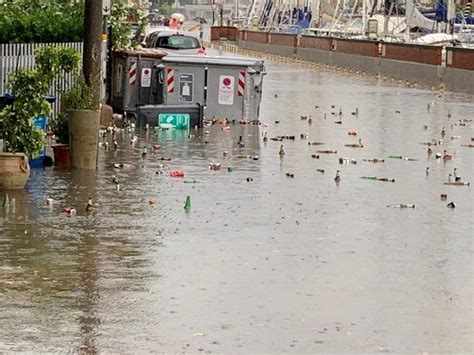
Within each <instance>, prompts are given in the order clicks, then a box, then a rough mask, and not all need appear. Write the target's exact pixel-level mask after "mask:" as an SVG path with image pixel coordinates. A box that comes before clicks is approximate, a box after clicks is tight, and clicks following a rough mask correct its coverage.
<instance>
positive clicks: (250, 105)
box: [162, 55, 265, 120]
mask: <svg viewBox="0 0 474 355" xmlns="http://www.w3.org/2000/svg"><path fill="white" fill-rule="evenodd" d="M162 60H163V65H164V67H165V80H164V88H163V103H164V104H166V105H173V104H183V103H188V104H193V103H198V104H201V105H203V106H204V115H205V117H207V118H212V117H227V118H229V119H242V118H243V119H247V120H255V119H258V115H259V109H260V102H261V98H262V83H263V76H264V74H265V66H264V61H263V60H257V59H248V58H234V57H216V56H214V57H213V56H176V55H175V56H167V57H165V58H163V59H162Z"/></svg>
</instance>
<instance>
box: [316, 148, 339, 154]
mask: <svg viewBox="0 0 474 355" xmlns="http://www.w3.org/2000/svg"><path fill="white" fill-rule="evenodd" d="M316 153H321V154H337V150H330V149H326V150H317V151H316Z"/></svg>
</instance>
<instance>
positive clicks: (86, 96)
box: [62, 76, 94, 110]
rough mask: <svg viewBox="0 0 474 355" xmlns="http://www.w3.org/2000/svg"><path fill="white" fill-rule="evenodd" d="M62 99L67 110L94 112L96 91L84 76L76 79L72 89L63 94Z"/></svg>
mask: <svg viewBox="0 0 474 355" xmlns="http://www.w3.org/2000/svg"><path fill="white" fill-rule="evenodd" d="M62 99H63V103H64V106H65V108H66V110H92V109H93V108H94V91H93V90H92V87H90V86H89V85H87V83H86V81H85V80H84V77H82V76H80V77H78V78H77V79H76V82H75V83H74V86H73V87H72V89H70V90H68V91H66V92H64V93H63V94H62Z"/></svg>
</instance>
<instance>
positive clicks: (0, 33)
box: [0, 0, 84, 43]
mask: <svg viewBox="0 0 474 355" xmlns="http://www.w3.org/2000/svg"><path fill="white" fill-rule="evenodd" d="M83 19H84V4H83V1H82V0H80V1H67V0H54V1H46V0H45V1H41V0H4V1H3V2H0V43H33V42H37V43H52V42H80V41H82V29H83Z"/></svg>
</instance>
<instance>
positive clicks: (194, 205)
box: [0, 61, 474, 354]
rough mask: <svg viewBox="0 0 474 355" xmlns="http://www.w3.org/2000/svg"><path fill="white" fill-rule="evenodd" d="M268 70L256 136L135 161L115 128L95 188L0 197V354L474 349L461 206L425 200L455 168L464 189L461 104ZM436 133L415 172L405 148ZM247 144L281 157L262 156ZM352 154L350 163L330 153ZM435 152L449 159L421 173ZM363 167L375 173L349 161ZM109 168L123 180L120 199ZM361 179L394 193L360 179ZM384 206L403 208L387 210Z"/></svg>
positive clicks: (217, 139) (464, 114)
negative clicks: (187, 205) (10, 201)
mask: <svg viewBox="0 0 474 355" xmlns="http://www.w3.org/2000/svg"><path fill="white" fill-rule="evenodd" d="M266 69H267V72H268V75H267V76H266V77H265V79H264V89H263V90H264V98H263V102H262V106H261V112H260V118H261V121H262V122H263V123H265V124H264V125H261V126H257V125H239V124H238V123H237V124H235V125H231V129H230V130H229V131H226V130H222V125H219V124H215V125H213V126H211V127H208V128H205V129H204V130H192V131H191V134H192V136H191V137H190V138H188V135H187V134H188V133H187V132H183V131H159V132H157V133H156V134H155V132H154V131H150V132H145V131H144V130H140V131H138V130H137V132H136V133H134V134H138V136H139V139H138V142H137V143H136V144H134V145H131V144H130V143H129V142H130V138H131V135H130V134H128V133H127V132H126V131H121V132H119V134H118V138H117V141H118V142H119V144H120V147H119V149H118V150H117V151H114V149H113V148H111V149H109V150H108V151H106V150H104V149H102V150H101V151H100V154H99V155H100V157H99V168H98V171H97V172H94V173H88V172H80V171H68V170H66V171H64V170H57V169H53V168H46V169H45V170H42V169H39V170H34V171H33V172H32V177H31V179H30V181H29V183H28V186H27V188H26V189H25V190H20V191H15V192H9V195H10V198H15V199H16V207H15V209H14V210H13V209H12V208H10V209H8V210H5V209H3V208H0V304H1V305H2V310H1V312H0V351H2V352H5V351H11V350H15V351H48V352H66V351H71V352H77V351H85V352H107V353H111V352H112V353H117V352H123V353H137V352H158V353H159V352H172V353H180V352H189V353H199V352H205V353H211V352H212V353H257V352H259V353H263V352H265V353H272V354H273V353H318V352H345V353H356V352H359V353H381V352H384V353H386V352H388V353H422V352H429V353H433V352H436V353H446V352H449V353H472V352H473V350H474V349H473V342H472V339H473V338H474V331H473V318H472V315H473V298H472V296H473V291H474V287H473V281H472V275H473V271H474V270H473V263H472V260H473V243H472V241H473V190H472V185H471V186H447V185H443V183H444V182H447V181H448V175H449V174H453V170H454V168H457V172H456V174H458V175H459V176H461V177H462V181H469V182H470V183H471V184H472V183H474V170H473V163H474V159H473V157H474V149H473V148H469V147H466V146H463V145H468V144H472V143H474V142H471V136H473V133H472V132H473V123H472V122H471V121H467V122H466V121H464V122H460V120H473V119H474V98H473V97H471V96H463V95H457V94H452V93H440V92H431V91H425V90H417V89H410V88H407V87H404V86H398V85H397V84H396V83H393V84H392V83H390V84H387V85H386V84H384V83H383V82H381V81H379V80H377V79H375V78H363V77H359V76H351V75H348V74H347V75H346V74H342V73H334V72H329V71H325V70H316V69H311V68H305V67H301V66H298V65H295V64H282V63H276V62H268V61H267V64H266ZM428 104H429V105H430V109H429V112H428ZM331 106H333V107H331ZM356 109H357V111H358V114H355V112H356ZM339 110H341V111H342V116H339ZM332 113H334V114H332ZM352 113H354V114H352ZM302 115H303V116H309V115H310V116H311V119H312V124H311V125H310V124H309V123H308V119H301V118H300V116H302ZM448 116H450V117H448ZM339 120H340V121H342V122H341V124H335V123H334V122H335V121H339ZM275 121H279V123H275ZM267 124H268V126H267ZM424 126H427V127H424ZM443 127H445V131H446V135H445V137H444V139H443V140H444V144H443V145H437V146H432V147H431V148H432V149H433V153H432V154H431V156H428V154H427V149H428V146H427V145H423V144H421V143H423V142H429V141H431V139H432V138H436V139H441V132H442V129H443ZM350 130H356V131H357V133H358V135H357V136H350V135H348V131H350ZM206 131H208V133H207V132H206ZM263 131H267V132H268V133H267V135H268V138H274V137H277V136H282V135H294V136H295V140H287V139H286V140H283V141H282V142H279V141H273V140H271V139H269V140H268V142H266V143H264V142H263V140H262V133H263ZM305 133H307V134H309V136H308V137H307V139H301V138H300V135H301V134H305ZM239 136H242V141H243V144H244V145H245V146H244V147H242V148H239V145H238V141H239ZM457 136H460V138H459V137H457ZM359 138H360V139H362V144H363V147H360V148H353V147H346V146H345V145H346V144H357V143H358V140H359ZM451 138H453V139H451ZM315 141H317V142H322V143H324V144H323V145H308V142H315ZM109 142H110V143H111V142H112V140H111V138H109ZM156 144H160V145H161V148H160V149H159V150H156V149H153V145H156ZM110 145H111V146H112V144H110ZM281 145H283V149H284V152H285V154H284V156H281V155H279V151H280V146H281ZM143 147H147V148H148V155H147V156H146V158H144V159H143V158H142V150H143ZM318 150H335V151H337V154H326V153H318V152H317V151H318ZM444 150H446V151H447V154H451V155H452V160H444V159H442V158H441V159H436V158H435V154H436V153H441V154H443V151H444ZM224 151H227V152H228V154H227V155H226V156H224V153H223V152H224ZM247 155H250V156H251V157H255V156H258V160H253V159H248V158H242V157H239V156H247ZM312 155H315V156H316V155H317V156H319V158H312V157H311V156H312ZM390 156H401V157H408V158H410V160H405V159H395V158H389V157H390ZM162 157H170V158H171V161H162V160H161V158H162ZM341 157H346V158H349V159H355V160H356V161H357V164H344V165H340V164H339V162H338V159H339V158H341ZM373 158H378V159H384V162H380V163H372V162H368V161H364V159H373ZM412 159H413V160H412ZM210 162H218V163H221V164H222V167H221V169H220V170H218V171H212V170H209V168H208V165H209V163H210ZM114 163H123V164H125V165H124V167H123V169H121V170H120V171H119V172H118V178H119V179H120V191H117V190H116V186H115V184H114V183H113V182H112V180H113V177H114V175H116V174H117V170H116V169H114V166H113V164H114ZM163 163H164V164H165V167H164V168H160V164H163ZM229 166H230V167H234V168H235V169H233V171H230V172H229V171H228V167H229ZM427 167H429V173H428V174H426V168H427ZM173 169H181V170H183V171H184V172H185V177H184V179H183V178H172V177H170V176H169V173H170V171H171V170H173ZM158 170H161V171H163V172H164V173H163V174H157V171H158ZM231 170H232V169H231ZM318 170H324V172H320V171H318ZM337 170H339V171H340V176H341V180H340V182H339V183H338V184H336V182H335V181H334V177H335V175H336V171H337ZM287 174H289V175H291V174H293V175H294V177H289V176H287ZM373 176H376V177H379V178H390V179H395V182H394V183H392V182H385V181H376V180H372V179H361V177H373ZM189 179H195V180H196V183H185V182H184V181H189ZM247 180H249V181H247ZM441 194H447V199H446V200H445V201H443V200H441V199H440V195H441ZM0 196H1V198H3V192H1V193H0ZM186 196H190V198H191V209H190V210H189V211H186V210H185V209H183V206H184V202H185V200H186ZM48 197H50V198H53V199H54V201H55V202H54V205H53V207H52V208H48V207H46V204H45V201H46V199H47V198H48ZM89 197H91V198H92V199H93V201H94V204H96V208H95V210H94V211H92V212H89V213H88V212H86V211H85V206H86V204H87V200H88V198H89ZM155 201H156V203H155ZM449 202H455V204H456V208H454V209H452V208H448V207H447V204H448V203H449ZM396 204H415V208H394V207H387V206H388V205H396ZM65 206H69V207H74V208H76V209H77V216H70V217H69V216H67V215H65V214H64V213H63V212H62V209H63V207H65Z"/></svg>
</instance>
